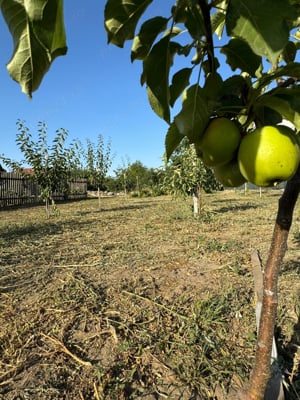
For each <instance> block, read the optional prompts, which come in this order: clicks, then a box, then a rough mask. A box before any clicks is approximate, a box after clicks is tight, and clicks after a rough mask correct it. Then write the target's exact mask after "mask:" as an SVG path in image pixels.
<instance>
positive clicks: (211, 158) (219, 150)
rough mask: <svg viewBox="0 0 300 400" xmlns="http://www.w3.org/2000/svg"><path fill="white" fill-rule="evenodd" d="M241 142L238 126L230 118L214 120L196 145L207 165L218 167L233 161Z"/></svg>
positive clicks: (198, 152)
mask: <svg viewBox="0 0 300 400" xmlns="http://www.w3.org/2000/svg"><path fill="white" fill-rule="evenodd" d="M240 141H241V134H240V131H239V129H238V127H237V125H236V124H235V123H234V122H233V121H231V120H230V119H228V118H223V117H222V118H214V119H213V120H212V121H211V122H210V123H209V125H208V127H207V129H206V130H205V132H204V134H203V136H202V137H201V140H200V142H199V143H198V144H196V151H197V154H199V155H200V156H201V158H202V161H203V163H204V164H205V165H207V166H209V167H216V166H218V165H222V164H227V163H228V162H229V161H231V160H232V159H233V158H234V156H235V153H236V151H237V149H238V146H239V144H240Z"/></svg>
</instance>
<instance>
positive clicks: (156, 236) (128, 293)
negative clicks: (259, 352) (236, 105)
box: [0, 191, 300, 400]
mask: <svg viewBox="0 0 300 400" xmlns="http://www.w3.org/2000/svg"><path fill="white" fill-rule="evenodd" d="M278 196H279V193H278V192H267V193H263V196H262V198H259V195H258V193H249V194H247V196H245V195H244V194H243V193H240V192H234V191H231V192H222V193H217V194H214V195H206V196H205V206H204V210H203V214H202V216H200V218H199V219H197V220H195V219H194V218H193V216H192V210H191V204H190V202H188V201H183V200H176V201H175V200H172V199H171V198H166V197H163V198H153V199H152V198H151V199H124V198H106V199H103V201H102V208H103V209H102V211H101V212H99V211H98V209H97V199H95V200H94V199H93V200H86V201H80V202H75V203H68V204H62V205H60V206H59V210H60V215H59V217H57V218H53V219H51V220H50V221H49V220H46V219H45V218H44V209H43V208H42V207H34V208H28V209H18V210H16V209H15V210H5V211H1V222H0V232H1V239H0V240H1V250H0V252H1V258H0V270H1V276H0V295H1V296H0V399H5V400H6V399H8V400H13V399H14V400H16V399H20V400H21V399H24V400H25V399H39V400H58V399H59V400H60V399H67V400H73V399H74V400H75V399H76V400H78V399H85V400H88V399H96V400H98V399H116V400H117V399H118V400H119V399H148V400H154V399H164V398H167V399H200V400H201V399H203V400H207V399H211V400H212V399H215V400H222V399H224V398H225V396H226V393H227V391H228V389H229V387H231V386H233V387H237V386H239V385H241V384H242V382H243V381H244V380H246V379H247V378H248V376H249V372H250V369H251V366H252V361H253V356H254V348H255V340H256V334H255V318H254V299H253V281H252V272H251V265H250V252H251V249H253V248H256V249H258V250H259V251H260V253H261V256H262V258H263V260H265V259H266V256H267V252H268V246H269V242H270V237H271V234H272V229H273V222H274V219H275V212H276V207H277V201H278ZM299 221H300V213H299V205H298V206H297V209H296V213H295V220H294V225H293V227H292V231H291V235H290V239H289V251H288V253H287V256H286V259H285V261H284V264H283V266H282V274H281V277H280V282H279V286H280V288H279V289H280V290H279V293H280V304H279V311H278V328H277V332H276V334H277V338H278V343H279V350H280V363H281V365H282V370H283V373H284V374H285V376H286V382H287V399H289V400H295V399H299V391H300V377H299V375H300V373H299V346H300V337H299V335H300V333H299V332H300V326H299V315H300V311H299V294H300V273H299V237H298V236H299V234H298V233H299V226H300V225H299V223H300V222H299Z"/></svg>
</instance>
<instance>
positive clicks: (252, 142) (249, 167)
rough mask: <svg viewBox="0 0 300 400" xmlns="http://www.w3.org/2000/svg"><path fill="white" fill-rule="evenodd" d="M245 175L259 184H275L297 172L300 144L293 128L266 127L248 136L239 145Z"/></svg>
mask: <svg viewBox="0 0 300 400" xmlns="http://www.w3.org/2000/svg"><path fill="white" fill-rule="evenodd" d="M238 162H239V167H240V171H241V173H242V175H243V176H244V177H245V179H247V180H248V181H249V182H251V183H253V184H255V185H257V186H276V185H277V184H278V183H280V182H283V181H287V180H288V179H290V178H291V177H292V176H293V175H294V174H295V172H296V170H297V168H298V165H299V162H300V147H299V142H298V138H297V136H296V134H295V133H294V131H293V130H292V129H290V128H288V127H286V126H282V125H277V126H264V127H261V128H257V129H255V130H254V131H253V132H251V133H249V134H248V135H246V136H245V137H244V138H243V140H242V142H241V144H240V147H239V151H238Z"/></svg>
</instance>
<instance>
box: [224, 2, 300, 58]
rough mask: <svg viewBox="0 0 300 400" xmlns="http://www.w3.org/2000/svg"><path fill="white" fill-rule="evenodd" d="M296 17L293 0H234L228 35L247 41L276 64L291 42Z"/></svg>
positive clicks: (257, 52)
mask: <svg viewBox="0 0 300 400" xmlns="http://www.w3.org/2000/svg"><path fill="white" fill-rule="evenodd" d="M296 17H297V15H296V12H295V9H294V7H292V6H291V5H290V2H289V0H280V1H274V0H251V1H248V0H231V1H230V2H229V5H228V9H227V14H226V28H227V34H228V35H229V36H231V37H239V38H242V39H244V40H246V41H247V42H248V44H249V46H250V47H251V48H252V50H253V51H254V53H256V54H258V55H259V56H264V57H266V58H267V59H268V60H269V61H270V62H271V63H272V64H275V63H276V61H277V58H278V56H279V54H280V53H281V52H282V51H283V49H284V48H285V46H286V44H287V42H288V38H289V24H288V21H290V20H294V19H296Z"/></svg>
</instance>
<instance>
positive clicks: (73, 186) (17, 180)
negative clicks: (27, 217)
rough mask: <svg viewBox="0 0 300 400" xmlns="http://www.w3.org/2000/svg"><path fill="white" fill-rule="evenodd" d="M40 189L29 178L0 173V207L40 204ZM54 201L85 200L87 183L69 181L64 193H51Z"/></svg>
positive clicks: (75, 179)
mask: <svg viewBox="0 0 300 400" xmlns="http://www.w3.org/2000/svg"><path fill="white" fill-rule="evenodd" d="M40 193H41V190H40V187H39V185H38V184H37V182H36V181H35V180H34V179H33V178H32V176H31V177H27V176H24V175H22V174H19V173H15V172H0V207H7V206H16V205H25V204H38V203H41V199H40ZM53 198H54V200H55V201H59V200H79V199H86V198H87V181H86V179H83V178H74V179H70V180H69V181H68V183H67V188H66V190H65V191H64V192H55V193H53Z"/></svg>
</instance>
